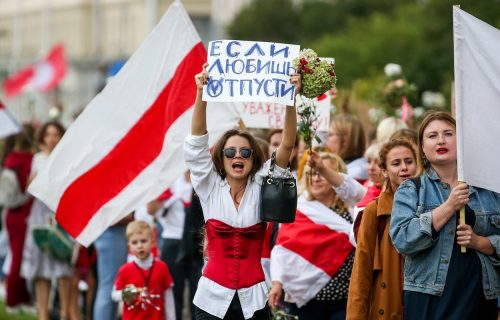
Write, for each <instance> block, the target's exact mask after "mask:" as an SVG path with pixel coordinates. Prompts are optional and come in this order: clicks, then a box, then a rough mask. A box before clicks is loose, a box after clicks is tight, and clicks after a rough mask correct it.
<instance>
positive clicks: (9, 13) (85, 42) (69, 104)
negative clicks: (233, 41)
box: [0, 0, 251, 124]
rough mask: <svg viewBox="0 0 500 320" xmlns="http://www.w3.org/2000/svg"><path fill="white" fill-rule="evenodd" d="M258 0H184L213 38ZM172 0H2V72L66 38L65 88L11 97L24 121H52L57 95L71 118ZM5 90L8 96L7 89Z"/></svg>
mask: <svg viewBox="0 0 500 320" xmlns="http://www.w3.org/2000/svg"><path fill="white" fill-rule="evenodd" d="M250 1H251V0H182V3H183V5H184V7H185V8H186V10H187V11H188V13H189V15H190V17H191V19H192V20H193V23H194V24H195V27H196V29H197V30H198V33H199V34H200V36H201V37H202V40H203V41H204V42H205V44H206V43H207V42H208V41H210V40H214V39H220V38H224V37H225V35H224V28H225V26H226V25H227V23H229V22H231V20H232V19H233V17H234V15H235V14H236V13H237V12H238V11H239V10H240V9H241V8H242V6H244V5H245V4H248V3H249V2H250ZM171 3H172V0H37V1H35V0H0V80H1V79H3V77H5V76H6V74H7V73H10V72H14V71H16V70H19V69H20V68H21V67H23V66H25V65H26V64H29V63H32V62H33V61H36V60H37V59H40V58H41V57H43V56H44V55H45V54H46V53H47V52H48V51H49V50H50V48H51V47H52V46H53V45H54V44H56V43H61V42H62V43H64V45H65V49H66V56H67V58H68V60H69V63H70V69H69V72H68V74H67V75H66V77H65V79H64V81H63V82H62V84H61V85H60V88H59V89H58V91H57V92H52V93H50V94H47V95H41V94H36V93H26V94H23V95H22V96H19V97H17V98H15V99H13V100H12V101H7V105H8V106H9V107H10V110H11V111H12V112H13V113H14V115H15V116H16V117H17V118H18V119H19V120H20V121H31V120H33V119H35V118H36V119H38V120H40V121H45V120H46V119H47V118H48V114H49V112H48V110H49V108H50V106H51V105H54V104H55V103H56V102H55V101H56V100H58V101H60V102H61V103H62V105H63V106H64V112H63V119H62V120H63V122H65V123H66V124H69V123H70V122H71V121H72V120H73V116H74V114H75V113H77V112H78V111H79V110H80V109H82V108H83V107H84V106H85V105H87V103H88V102H89V101H90V100H91V99H92V98H93V97H94V95H95V94H96V93H97V92H98V90H99V89H101V88H102V87H103V85H105V80H106V77H107V76H108V74H107V66H108V65H110V64H112V63H113V62H115V61H117V60H126V59H127V58H128V57H130V55H131V54H132V53H133V52H134V51H135V50H136V49H137V48H138V47H139V46H140V44H141V43H142V41H143V40H144V39H145V38H146V36H147V35H148V33H149V32H150V31H151V30H152V28H153V27H154V26H155V25H156V23H157V22H158V21H159V19H160V18H161V16H162V15H163V14H164V13H165V11H166V10H167V8H168V7H169V6H170V4H171ZM0 98H2V99H3V97H2V96H1V95H0Z"/></svg>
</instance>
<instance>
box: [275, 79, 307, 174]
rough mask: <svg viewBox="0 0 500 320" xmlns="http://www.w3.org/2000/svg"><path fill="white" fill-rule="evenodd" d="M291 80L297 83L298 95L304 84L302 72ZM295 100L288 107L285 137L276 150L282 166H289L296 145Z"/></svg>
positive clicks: (284, 128)
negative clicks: (301, 76)
mask: <svg viewBox="0 0 500 320" xmlns="http://www.w3.org/2000/svg"><path fill="white" fill-rule="evenodd" d="M290 82H291V83H292V84H293V85H295V94H296V95H297V93H299V92H300V88H301V84H302V82H301V80H300V74H298V73H294V74H292V76H291V78H290ZM295 101H297V100H295ZM295 101H294V105H293V106H287V107H286V111H285V126H284V127H283V138H282V140H281V144H280V146H279V147H278V150H277V151H276V164H277V165H278V166H279V167H281V168H286V167H287V165H288V162H289V161H290V155H291V154H292V150H293V147H294V146H295V138H296V136H297V109H296V108H295Z"/></svg>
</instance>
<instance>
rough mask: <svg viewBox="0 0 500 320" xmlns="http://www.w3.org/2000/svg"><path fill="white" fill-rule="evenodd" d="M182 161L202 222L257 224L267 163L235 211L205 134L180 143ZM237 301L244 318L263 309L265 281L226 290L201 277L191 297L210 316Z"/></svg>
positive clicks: (277, 171)
mask: <svg viewBox="0 0 500 320" xmlns="http://www.w3.org/2000/svg"><path fill="white" fill-rule="evenodd" d="M184 159H185V161H186V164H187V166H188V168H189V170H191V183H192V184H193V187H194V190H195V191H196V194H197V195H198V197H199V198H200V202H201V207H202V209H203V214H204V217H205V221H207V220H208V219H216V220H219V221H222V222H224V223H226V224H228V225H230V226H232V227H235V228H245V227H249V226H253V225H255V224H257V223H260V222H261V220H260V218H259V209H260V208H259V206H260V185H261V183H262V180H263V177H265V176H266V175H267V172H268V169H269V166H270V161H267V162H266V163H265V164H264V165H263V166H262V168H261V169H260V170H259V171H258V172H257V173H256V174H255V176H254V178H250V179H248V183H247V186H246V189H245V192H244V194H243V197H242V198H241V202H240V206H239V209H236V207H235V205H234V203H233V199H232V198H231V194H230V186H229V184H228V183H227V182H226V180H225V179H222V178H221V177H220V176H219V175H218V173H217V172H216V170H215V167H214V164H213V162H212V158H211V155H210V150H209V147H208V134H205V135H203V136H193V135H190V136H188V137H187V138H186V140H185V143H184ZM285 175H286V170H285V169H282V168H280V167H278V166H276V165H275V169H274V176H277V177H283V176H285ZM235 293H237V294H238V297H239V299H240V304H241V308H242V311H243V315H244V317H245V319H249V318H251V317H252V316H253V314H254V313H255V311H257V310H260V309H262V308H264V307H265V305H266V303H267V293H268V288H267V286H266V284H265V281H262V282H260V283H257V284H255V285H253V286H251V287H249V288H242V289H238V290H233V289H229V288H226V287H223V286H221V285H220V284H218V283H216V282H214V281H212V280H210V279H208V278H206V277H204V276H202V277H201V278H200V282H199V283H198V290H197V291H196V294H195V297H194V301H193V302H194V304H195V305H196V306H197V307H198V308H200V309H202V310H204V311H205V312H208V313H210V314H212V315H214V316H217V317H219V318H221V319H222V318H224V316H225V314H226V313H227V310H228V308H229V305H230V303H231V300H232V299H233V297H234V294H235Z"/></svg>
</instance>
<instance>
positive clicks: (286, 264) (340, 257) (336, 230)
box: [271, 195, 354, 307]
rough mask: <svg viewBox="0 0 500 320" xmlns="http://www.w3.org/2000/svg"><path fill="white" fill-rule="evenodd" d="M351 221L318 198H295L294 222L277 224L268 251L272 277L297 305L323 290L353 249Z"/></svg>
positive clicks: (304, 302)
mask: <svg viewBox="0 0 500 320" xmlns="http://www.w3.org/2000/svg"><path fill="white" fill-rule="evenodd" d="M351 233H352V224H351V223H349V222H347V220H345V219H343V218H342V217H341V216H340V215H338V214H335V213H333V212H332V210H331V209H329V208H328V207H326V206H325V205H323V204H322V203H321V202H319V201H307V200H306V198H305V197H304V195H302V196H301V197H300V198H299V199H298V201H297V212H296V216H295V222H293V223H286V224H282V225H281V226H280V229H279V232H278V237H277V239H276V245H275V246H274V248H273V250H272V251H271V279H272V280H278V281H280V282H281V283H282V284H283V289H284V290H285V292H287V293H288V294H290V296H291V297H292V298H293V300H294V301H295V302H296V303H297V305H298V306H299V307H301V306H303V305H304V304H306V303H307V302H308V301H309V300H311V299H312V298H314V296H315V295H316V294H317V293H318V292H319V291H320V290H321V289H323V288H324V287H325V286H326V284H327V283H328V282H329V281H330V279H331V278H332V277H333V276H334V275H335V274H336V273H337V271H338V270H339V269H340V267H341V266H342V264H343V263H344V261H345V260H346V258H347V257H348V256H349V254H350V253H351V252H352V251H353V250H354V247H353V244H354V243H353V242H351V240H350V239H351Z"/></svg>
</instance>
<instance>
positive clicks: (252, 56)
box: [203, 40, 300, 105]
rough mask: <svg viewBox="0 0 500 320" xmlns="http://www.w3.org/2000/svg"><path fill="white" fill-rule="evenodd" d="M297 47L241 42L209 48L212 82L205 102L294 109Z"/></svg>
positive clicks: (224, 42)
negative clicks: (255, 103) (254, 103)
mask: <svg viewBox="0 0 500 320" xmlns="http://www.w3.org/2000/svg"><path fill="white" fill-rule="evenodd" d="M299 50H300V47H299V46H297V45H290V44H282V43H271V42H253V41H237V40H217V41H211V42H210V43H209V45H208V59H207V62H208V64H209V66H208V73H209V74H210V78H209V81H208V84H207V85H206V86H205V87H204V89H203V100H205V101H219V102H230V101H263V102H275V103H281V104H285V105H293V98H294V91H295V90H294V89H295V88H294V86H292V85H291V84H290V74H292V73H293V72H294V69H293V67H292V60H293V59H294V58H296V57H297V56H298V55H299Z"/></svg>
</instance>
